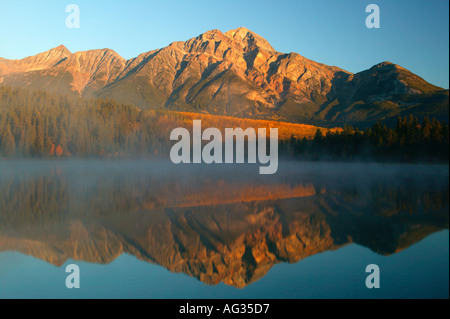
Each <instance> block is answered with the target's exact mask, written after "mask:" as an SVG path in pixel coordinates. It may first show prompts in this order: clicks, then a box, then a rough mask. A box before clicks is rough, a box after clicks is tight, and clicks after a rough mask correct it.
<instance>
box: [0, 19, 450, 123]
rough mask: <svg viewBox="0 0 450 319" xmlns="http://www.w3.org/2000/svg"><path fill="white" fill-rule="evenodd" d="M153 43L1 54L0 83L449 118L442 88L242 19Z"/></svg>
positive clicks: (181, 107) (284, 109)
mask: <svg viewBox="0 0 450 319" xmlns="http://www.w3.org/2000/svg"><path fill="white" fill-rule="evenodd" d="M167 41H171V39H168V40H167ZM153 49H154V50H151V51H148V52H144V53H142V54H140V55H139V56H137V57H135V58H132V59H129V60H126V59H124V58H123V57H121V56H120V55H119V54H117V53H116V52H114V51H113V50H111V49H96V48H92V50H88V51H82V52H74V53H72V52H70V51H69V50H68V49H67V48H66V47H64V46H63V45H60V46H58V47H55V48H52V49H49V50H48V51H46V52H42V53H39V54H36V55H34V56H30V57H27V58H24V59H21V60H8V59H3V58H1V57H0V84H4V85H8V86H12V87H21V88H27V89H40V90H45V91H47V92H52V93H57V94H62V95H68V96H78V97H79V96H82V97H91V98H101V99H105V98H110V99H114V100H116V101H117V102H120V103H126V104H131V105H134V106H136V107H139V108H141V109H169V110H176V111H187V112H198V113H207V114H216V115H229V116H235V117H241V118H259V119H266V120H269V119H276V120H282V121H288V122H294V123H309V124H314V125H319V126H330V127H333V126H343V125H344V124H351V125H356V126H358V127H368V126H371V125H372V124H373V123H375V122H376V121H377V120H383V121H385V122H388V123H390V124H395V121H396V119H397V117H398V116H405V115H409V114H412V115H414V116H418V117H419V118H420V119H422V118H423V117H424V116H429V117H430V118H432V117H435V118H436V119H438V120H440V121H445V122H448V114H449V113H448V90H445V89H443V88H440V87H437V86H435V85H433V84H431V83H428V82H427V81H426V80H424V79H422V78H421V77H420V76H418V75H416V74H414V73H412V72H411V71H409V70H407V69H405V68H403V67H401V66H399V65H396V64H393V63H390V62H387V61H385V62H381V63H378V62H380V61H374V64H375V63H378V64H375V65H374V66H373V67H371V68H369V69H367V70H361V72H357V73H352V72H348V71H346V70H344V69H342V68H339V67H336V66H330V65H326V64H323V63H319V62H320V61H319V62H316V61H314V60H311V59H307V58H305V57H303V56H302V55H301V52H299V53H300V54H299V53H295V52H291V53H283V52H278V51H277V50H276V49H275V48H273V47H272V46H271V44H270V43H269V42H268V41H267V40H265V39H264V38H263V37H262V36H260V35H258V34H256V33H255V32H253V31H251V30H248V29H246V28H244V27H241V28H237V29H234V30H229V31H227V32H223V33H222V32H221V31H220V30H209V31H205V32H204V33H202V34H200V35H198V36H197V37H194V38H191V39H188V40H186V41H177V42H172V43H171V44H170V45H168V46H166V47H164V48H153ZM329 54H330V55H331V56H332V54H333V53H332V52H331V51H330V53H329ZM313 58H314V57H313ZM389 58H392V59H394V58H395V57H389Z"/></svg>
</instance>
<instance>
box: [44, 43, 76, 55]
mask: <svg viewBox="0 0 450 319" xmlns="http://www.w3.org/2000/svg"><path fill="white" fill-rule="evenodd" d="M49 51H50V52H55V53H63V54H72V53H71V52H70V51H69V50H68V49H67V48H66V47H65V46H64V45H62V44H60V45H58V46H57V47H55V48H53V49H50V50H49Z"/></svg>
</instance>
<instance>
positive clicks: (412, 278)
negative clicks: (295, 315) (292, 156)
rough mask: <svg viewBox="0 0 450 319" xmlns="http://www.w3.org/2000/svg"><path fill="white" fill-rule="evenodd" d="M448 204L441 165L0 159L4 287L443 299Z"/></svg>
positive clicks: (105, 293) (108, 293)
mask: <svg viewBox="0 0 450 319" xmlns="http://www.w3.org/2000/svg"><path fill="white" fill-rule="evenodd" d="M448 209H449V166H448V165H419V164H415V165H413V164H411V165H406V164H374V163H360V164H357V163H309V162H308V163H303V162H280V163H279V169H278V172H277V173H276V174H274V175H259V174H258V166H256V165H250V164H233V165H210V166H208V165H200V164H199V165H184V166H183V165H175V164H172V163H166V162H163V161H145V160H128V161H127V160H59V161H58V160H54V161H49V160H14V161H13V160H3V161H0V298H283V299H288V298H448V297H449V233H448V220H449V214H448ZM69 264H75V265H77V266H78V267H79V269H80V289H68V288H67V287H66V277H67V276H68V275H69V274H68V273H66V266H67V265H69ZM369 264H376V265H378V267H379V270H380V272H379V279H380V288H373V289H369V288H367V287H366V278H367V276H369V273H366V266H367V265H369Z"/></svg>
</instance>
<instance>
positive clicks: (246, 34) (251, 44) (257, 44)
mask: <svg viewBox="0 0 450 319" xmlns="http://www.w3.org/2000/svg"><path fill="white" fill-rule="evenodd" d="M225 35H227V36H229V37H230V38H232V39H233V40H235V41H239V42H244V43H246V46H247V48H248V51H251V50H253V49H255V48H260V49H264V50H267V51H271V52H274V51H275V49H274V48H273V47H272V46H271V45H270V43H269V42H268V41H267V40H266V39H264V38H263V37H262V36H260V35H258V34H256V33H255V32H253V31H250V30H249V29H247V28H246V27H239V28H237V29H233V30H230V31H228V32H225Z"/></svg>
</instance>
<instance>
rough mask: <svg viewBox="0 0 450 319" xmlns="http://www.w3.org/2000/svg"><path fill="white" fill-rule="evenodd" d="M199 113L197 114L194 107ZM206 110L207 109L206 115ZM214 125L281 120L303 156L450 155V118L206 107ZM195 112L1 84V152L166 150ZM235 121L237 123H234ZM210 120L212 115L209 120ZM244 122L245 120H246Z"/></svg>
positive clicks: (430, 158) (287, 152) (150, 153)
mask: <svg viewBox="0 0 450 319" xmlns="http://www.w3.org/2000/svg"><path fill="white" fill-rule="evenodd" d="M194 116H195V115H194ZM199 116H200V115H199ZM201 116H202V119H206V120H207V121H209V124H212V125H209V126H214V125H216V127H217V125H218V122H222V124H221V125H222V126H225V125H241V126H245V125H247V126H249V125H264V126H267V127H269V126H272V127H273V126H274V125H279V126H280V129H279V131H280V132H281V133H282V134H279V138H280V144H279V153H280V156H285V157H289V158H295V159H300V160H344V161H348V160H377V161H406V162H415V161H421V162H447V161H448V159H449V126H448V124H446V123H444V122H439V121H436V120H435V119H431V120H430V119H428V118H425V119H424V120H423V122H422V123H419V121H418V119H417V117H414V116H412V115H411V116H409V117H400V118H398V121H397V124H396V125H395V127H388V126H386V125H385V124H383V123H382V122H377V123H376V124H375V125H373V127H371V128H369V129H366V130H364V131H361V130H359V129H357V128H353V127H351V126H345V127H344V128H343V129H337V128H330V129H324V128H317V127H314V126H310V125H301V124H291V123H281V122H274V121H257V120H243V119H231V118H227V117H214V116H210V115H201ZM192 118H193V115H192V114H188V113H181V112H169V111H165V110H156V111H155V110H141V109H139V108H137V107H135V106H130V105H126V104H119V103H117V102H115V101H113V100H100V99H82V98H74V97H67V96H62V95H57V94H52V93H48V92H45V91H27V90H24V89H18V88H11V87H8V86H0V157H3V158H22V157H24V158H35V157H36V158H39V157H44V158H47V157H167V158H168V154H169V151H170V148H171V146H172V144H173V142H171V141H170V140H169V136H170V132H171V130H172V129H173V128H175V127H189V126H192ZM233 123H234V124H233ZM206 124H208V123H206ZM244 129H245V127H244Z"/></svg>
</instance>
